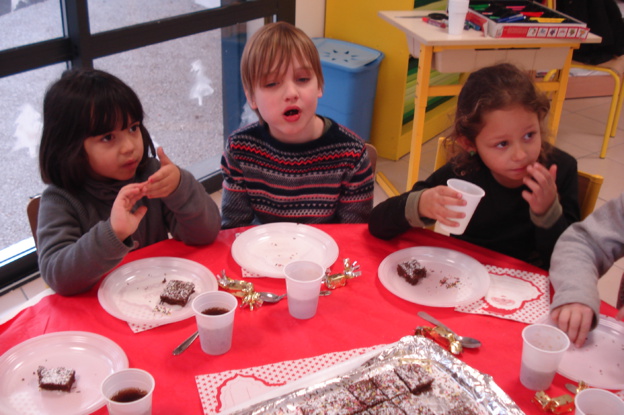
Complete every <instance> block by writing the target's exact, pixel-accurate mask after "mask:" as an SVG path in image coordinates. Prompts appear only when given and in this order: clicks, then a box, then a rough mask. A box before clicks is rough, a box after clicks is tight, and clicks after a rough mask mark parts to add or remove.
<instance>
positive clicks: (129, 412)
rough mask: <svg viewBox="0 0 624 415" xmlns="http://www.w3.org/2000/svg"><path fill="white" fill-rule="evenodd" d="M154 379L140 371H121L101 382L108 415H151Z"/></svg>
mask: <svg viewBox="0 0 624 415" xmlns="http://www.w3.org/2000/svg"><path fill="white" fill-rule="evenodd" d="M155 386H156V382H155V381H154V377H153V376H152V375H150V374H149V373H148V372H146V371H145V370H141V369H122V370H120V371H118V372H115V373H112V374H110V375H108V376H107V377H106V379H104V381H103V382H102V388H101V389H102V394H103V395H104V398H105V399H106V407H107V408H108V413H109V414H110V415H151V414H152V395H153V394H154V387H155Z"/></svg>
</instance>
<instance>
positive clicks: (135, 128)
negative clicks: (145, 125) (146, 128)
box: [128, 122, 141, 133]
mask: <svg viewBox="0 0 624 415" xmlns="http://www.w3.org/2000/svg"><path fill="white" fill-rule="evenodd" d="M140 126H141V124H140V123H138V122H137V123H135V124H132V125H131V126H130V127H128V131H130V132H131V133H136V132H137V131H139V127H140Z"/></svg>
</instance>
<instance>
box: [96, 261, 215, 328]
mask: <svg viewBox="0 0 624 415" xmlns="http://www.w3.org/2000/svg"><path fill="white" fill-rule="evenodd" d="M165 279H166V280H167V281H169V280H180V281H188V282H192V283H194V284H195V292H194V293H193V294H192V295H191V298H190V299H189V302H188V303H187V304H186V306H184V307H182V306H179V305H170V304H160V293H161V292H162V290H163V289H164V288H165V283H164V282H163V281H164V280H165ZM217 289H218V284H217V280H216V278H215V276H214V274H213V273H212V272H210V270H209V269H208V268H206V267H205V266H203V265H201V264H199V263H197V262H195V261H190V260H188V259H183V258H175V257H156V258H146V259H139V260H137V261H133V262H130V263H128V264H125V265H123V266H121V267H119V268H117V269H116V270H114V271H113V272H111V273H110V274H109V275H108V276H107V277H106V278H105V279H104V281H102V285H100V288H99V290H98V300H99V301H100V305H101V306H102V308H104V310H106V311H107V312H108V313H109V314H111V315H113V316H115V317H117V318H118V319H121V320H124V321H127V322H128V323H134V324H159V325H160V324H167V323H173V322H176V321H181V320H185V319H187V318H189V317H192V316H193V310H192V309H191V304H190V302H191V301H192V300H193V298H194V297H196V296H197V295H198V294H199V293H202V292H205V291H216V290H217ZM157 306H158V307H157Z"/></svg>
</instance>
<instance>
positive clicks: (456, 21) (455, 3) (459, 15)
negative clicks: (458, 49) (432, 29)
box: [448, 0, 469, 36]
mask: <svg viewBox="0 0 624 415" xmlns="http://www.w3.org/2000/svg"><path fill="white" fill-rule="evenodd" d="M468 3H469V0H448V34H449V35H453V36H457V35H461V34H462V32H463V31H464V24H465V22H466V14H467V13H468Z"/></svg>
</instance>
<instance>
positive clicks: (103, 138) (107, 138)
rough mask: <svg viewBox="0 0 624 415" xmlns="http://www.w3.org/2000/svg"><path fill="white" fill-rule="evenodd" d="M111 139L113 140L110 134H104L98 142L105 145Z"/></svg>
mask: <svg viewBox="0 0 624 415" xmlns="http://www.w3.org/2000/svg"><path fill="white" fill-rule="evenodd" d="M112 139H113V135H112V134H105V135H103V136H102V138H100V140H101V141H103V142H105V143H108V142H109V141H111V140H112Z"/></svg>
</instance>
